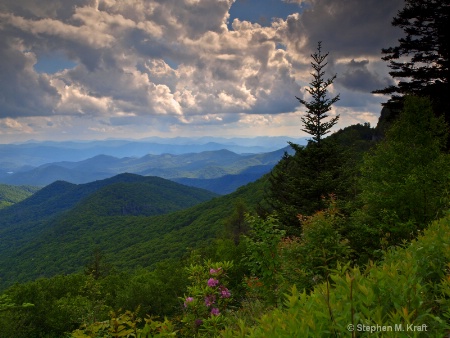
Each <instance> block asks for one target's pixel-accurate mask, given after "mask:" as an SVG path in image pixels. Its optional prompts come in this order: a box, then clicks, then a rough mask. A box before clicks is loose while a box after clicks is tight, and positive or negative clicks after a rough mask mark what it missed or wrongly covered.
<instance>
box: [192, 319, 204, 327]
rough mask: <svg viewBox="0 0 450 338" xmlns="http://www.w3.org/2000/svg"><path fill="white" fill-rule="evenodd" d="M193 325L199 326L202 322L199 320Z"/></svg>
mask: <svg viewBox="0 0 450 338" xmlns="http://www.w3.org/2000/svg"><path fill="white" fill-rule="evenodd" d="M194 323H195V326H200V325H202V324H203V320H201V319H196V320H195V322H194Z"/></svg>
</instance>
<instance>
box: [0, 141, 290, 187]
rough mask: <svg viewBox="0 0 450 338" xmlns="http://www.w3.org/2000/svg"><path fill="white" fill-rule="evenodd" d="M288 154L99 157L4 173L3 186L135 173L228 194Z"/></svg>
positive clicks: (219, 152)
mask: <svg viewBox="0 0 450 338" xmlns="http://www.w3.org/2000/svg"><path fill="white" fill-rule="evenodd" d="M285 151H292V150H291V148H290V147H285V148H283V149H279V150H277V151H273V152H268V153H257V154H237V153H234V152H232V151H230V150H226V149H221V150H215V151H204V152H199V153H188V154H178V155H176V154H161V155H152V154H147V155H145V156H142V157H123V158H117V157H114V156H109V155H97V156H94V157H92V158H88V159H85V160H81V161H62V162H54V163H48V164H43V165H40V166H38V167H36V168H32V169H30V168H27V169H24V168H21V169H20V171H19V172H15V173H9V174H6V173H3V175H0V183H5V184H10V185H34V186H45V185H48V184H51V183H53V182H55V181H59V180H60V181H66V182H70V183H73V184H84V183H88V182H92V181H96V180H103V179H106V178H108V177H112V176H114V175H117V174H120V173H134V174H139V175H143V176H158V177H162V178H166V179H170V180H173V181H176V182H179V183H183V184H186V185H190V186H194V187H199V188H205V189H208V190H210V191H213V192H215V193H218V194H227V193H230V192H233V191H234V190H236V189H237V188H238V187H240V186H242V185H245V184H247V183H249V182H252V181H255V180H257V179H258V178H260V177H261V176H262V175H264V174H265V173H267V172H269V171H270V170H271V169H272V168H273V166H274V165H275V164H276V163H278V161H279V160H280V159H281V157H282V156H283V154H284V152H285Z"/></svg>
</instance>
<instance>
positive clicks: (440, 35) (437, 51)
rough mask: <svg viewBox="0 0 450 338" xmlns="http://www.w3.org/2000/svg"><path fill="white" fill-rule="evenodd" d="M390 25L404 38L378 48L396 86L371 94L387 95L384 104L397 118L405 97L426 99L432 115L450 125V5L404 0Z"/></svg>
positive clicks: (423, 0) (441, 2)
mask: <svg viewBox="0 0 450 338" xmlns="http://www.w3.org/2000/svg"><path fill="white" fill-rule="evenodd" d="M392 25H393V26H395V27H399V28H401V29H403V31H404V33H405V34H406V36H405V37H403V38H401V39H399V40H398V42H399V44H398V45H397V46H395V47H390V48H385V49H382V53H383V54H384V55H385V56H384V57H383V58H382V59H383V60H385V61H388V62H389V68H391V72H390V73H389V74H390V75H391V76H392V77H393V78H395V79H397V80H398V83H397V84H395V85H392V86H389V87H387V88H384V89H379V90H375V91H374V92H373V93H378V94H387V95H391V98H390V99H389V101H388V102H387V103H385V104H384V105H385V106H386V107H387V108H389V109H390V110H391V111H393V112H394V115H398V114H399V113H400V111H401V110H402V105H403V98H404V96H405V95H417V96H422V97H429V98H430V99H431V101H432V104H433V110H434V113H435V114H436V115H438V116H439V115H443V116H444V117H445V120H446V121H447V123H449V122H450V104H449V100H448V94H449V93H450V83H449V81H450V44H449V41H450V33H449V32H450V2H449V1H448V0H446V1H442V0H406V1H405V7H404V8H403V9H402V10H400V11H399V12H398V14H397V16H396V17H395V18H394V19H393V21H392Z"/></svg>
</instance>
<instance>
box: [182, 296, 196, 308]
mask: <svg viewBox="0 0 450 338" xmlns="http://www.w3.org/2000/svg"><path fill="white" fill-rule="evenodd" d="M193 301H194V298H192V297H188V298H186V300H185V301H184V307H188V304H189V303H192V302H193Z"/></svg>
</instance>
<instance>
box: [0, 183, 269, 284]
mask: <svg viewBox="0 0 450 338" xmlns="http://www.w3.org/2000/svg"><path fill="white" fill-rule="evenodd" d="M261 182H262V181H261V180H259V181H258V183H252V184H250V185H248V186H246V187H243V188H240V189H238V191H237V192H235V193H233V194H229V195H226V196H221V197H219V198H216V197H217V195H216V194H214V193H211V192H208V191H206V190H203V189H198V188H193V187H187V186H184V185H181V184H178V183H175V182H172V181H169V180H165V179H162V178H158V177H144V176H139V175H135V174H120V175H117V176H114V177H111V178H108V179H105V180H100V181H96V182H91V183H87V184H79V185H76V184H72V183H68V182H63V181H58V182H55V183H53V184H51V185H49V186H47V187H45V188H42V189H41V190H39V191H38V192H36V193H35V194H34V195H32V196H31V197H29V198H27V199H25V200H23V201H21V202H18V203H16V204H15V205H13V206H10V207H7V208H4V209H2V210H0V220H1V221H0V237H1V238H2V241H1V242H0V288H2V287H6V286H8V285H11V283H13V282H15V281H26V280H32V279H35V278H38V277H43V276H52V275H54V274H59V273H72V272H75V271H80V269H82V268H83V266H84V265H85V264H86V262H87V261H88V260H89V257H90V254H91V253H92V251H93V250H94V249H97V248H99V249H101V250H102V251H104V252H105V254H106V256H107V257H108V260H109V261H110V262H113V263H114V265H115V266H118V267H120V268H124V269H126V268H129V269H132V268H135V267H137V266H151V265H152V264H156V263H157V262H159V261H161V260H163V259H166V258H176V257H181V255H183V254H184V253H185V252H187V249H188V247H194V246H198V245H200V244H201V243H205V241H207V240H208V239H209V238H213V237H214V236H216V235H217V232H218V231H219V230H220V229H221V228H222V227H223V220H224V219H226V217H227V215H230V214H231V213H232V210H233V205H234V203H235V201H236V199H237V198H240V199H242V198H244V199H245V200H246V201H248V203H249V205H252V203H256V202H252V201H260V200H261V196H262V191H263V187H262V185H261Z"/></svg>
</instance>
